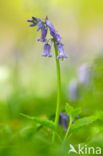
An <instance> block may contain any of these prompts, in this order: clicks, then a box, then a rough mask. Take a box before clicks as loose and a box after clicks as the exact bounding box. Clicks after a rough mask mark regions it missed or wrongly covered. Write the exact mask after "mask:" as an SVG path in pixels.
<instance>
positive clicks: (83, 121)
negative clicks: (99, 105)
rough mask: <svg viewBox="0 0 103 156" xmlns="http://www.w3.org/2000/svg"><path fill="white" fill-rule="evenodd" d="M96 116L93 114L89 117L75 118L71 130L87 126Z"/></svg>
mask: <svg viewBox="0 0 103 156" xmlns="http://www.w3.org/2000/svg"><path fill="white" fill-rule="evenodd" d="M97 119H98V118H97V117H95V116H89V117H84V118H82V119H79V120H76V121H75V124H73V125H72V127H71V131H72V132H74V131H77V130H78V129H80V128H82V127H84V126H87V125H89V124H92V123H93V122H94V121H96V120H97Z"/></svg>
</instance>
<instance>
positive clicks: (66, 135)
mask: <svg viewBox="0 0 103 156" xmlns="http://www.w3.org/2000/svg"><path fill="white" fill-rule="evenodd" d="M71 125H72V117H71V116H70V123H69V126H68V129H67V132H66V134H65V137H64V140H63V142H65V140H66V139H67V137H68V134H69V132H70V128H71Z"/></svg>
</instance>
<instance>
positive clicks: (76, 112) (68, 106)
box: [65, 103, 81, 118]
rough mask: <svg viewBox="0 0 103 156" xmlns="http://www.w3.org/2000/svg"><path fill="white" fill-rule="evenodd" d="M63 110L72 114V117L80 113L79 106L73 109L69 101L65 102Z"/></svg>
mask: <svg viewBox="0 0 103 156" xmlns="http://www.w3.org/2000/svg"><path fill="white" fill-rule="evenodd" d="M65 110H66V112H67V113H68V115H70V116H72V118H74V117H75V116H77V115H79V114H80V113H81V108H75V109H74V108H73V107H72V106H71V105H70V104H69V103H67V104H66V106H65Z"/></svg>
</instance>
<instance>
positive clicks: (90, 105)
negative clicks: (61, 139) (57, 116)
mask: <svg viewBox="0 0 103 156" xmlns="http://www.w3.org/2000/svg"><path fill="white" fill-rule="evenodd" d="M32 16H35V17H38V18H41V19H44V18H45V16H48V18H49V20H50V21H52V23H53V24H54V26H55V27H56V30H58V32H59V33H60V35H61V36H62V41H63V43H64V50H65V54H67V55H68V59H66V60H65V61H63V62H62V61H61V79H62V101H61V110H62V109H64V106H65V103H66V101H69V102H70V103H71V104H72V105H73V106H74V107H78V106H79V107H81V108H82V111H83V114H82V116H84V115H90V114H93V113H96V112H99V111H102V109H103V57H102V55H103V1H102V0H99V1H98V0H29V1H27V0H15V1H13V0H9V1H7V0H1V1H0V155H5V156H14V155H15V156H16V155H19V156H20V155H25V156H27V155H31V156H32V155H57V154H58V153H59V155H63V153H64V148H63V149H62V148H60V146H58V145H57V146H56V147H53V148H51V146H50V145H48V144H47V143H46V141H45V139H44V137H42V136H41V135H40V134H38V133H37V134H35V135H36V137H35V135H34V133H35V124H33V123H31V122H28V121H26V120H24V119H22V118H21V117H20V113H25V114H29V115H32V116H49V115H50V114H53V113H54V112H55V107H56V85H57V82H56V67H55V57H54V49H53V48H52V55H53V57H52V58H43V57H41V53H42V51H43V44H42V43H38V42H37V38H39V36H40V32H39V33H38V32H36V28H30V27H29V24H28V23H27V20H28V19H30V18H31V17H32ZM84 63H89V64H90V65H91V66H92V71H93V79H92V82H91V84H90V85H89V86H88V87H87V88H81V89H80V98H79V99H78V100H76V101H75V102H72V101H70V100H69V98H68V95H69V92H68V85H69V82H70V81H71V80H72V79H74V78H77V76H78V68H79V67H80V66H81V65H82V64H84ZM102 124H103V123H95V124H94V125H93V126H92V128H90V129H89V128H88V130H87V129H82V130H80V131H78V132H77V133H76V134H75V135H74V136H73V137H72V138H71V141H72V142H73V143H82V142H89V140H90V138H92V139H91V142H92V141H93V143H94V144H97V145H98V146H99V144H100V145H101V143H102V142H103V134H102V131H103V130H102V129H103V127H102V126H101V125H102ZM41 133H42V132H41ZM88 134H89V136H88ZM43 135H44V133H43ZM45 136H46V137H48V134H45ZM48 139H49V140H50V138H48ZM44 142H45V144H44ZM91 142H90V143H91ZM67 146H69V141H68V144H67ZM101 146H103V145H101ZM62 150H63V151H62ZM66 152H67V151H66V150H65V153H66ZM66 154H67V153H66Z"/></svg>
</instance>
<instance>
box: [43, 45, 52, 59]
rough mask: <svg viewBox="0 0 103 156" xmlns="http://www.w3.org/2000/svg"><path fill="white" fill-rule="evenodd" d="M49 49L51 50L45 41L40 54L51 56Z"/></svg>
mask: <svg viewBox="0 0 103 156" xmlns="http://www.w3.org/2000/svg"><path fill="white" fill-rule="evenodd" d="M50 50H51V46H50V44H48V43H46V44H45V45H44V51H43V53H42V56H48V57H51V56H52V55H51V52H50Z"/></svg>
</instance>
